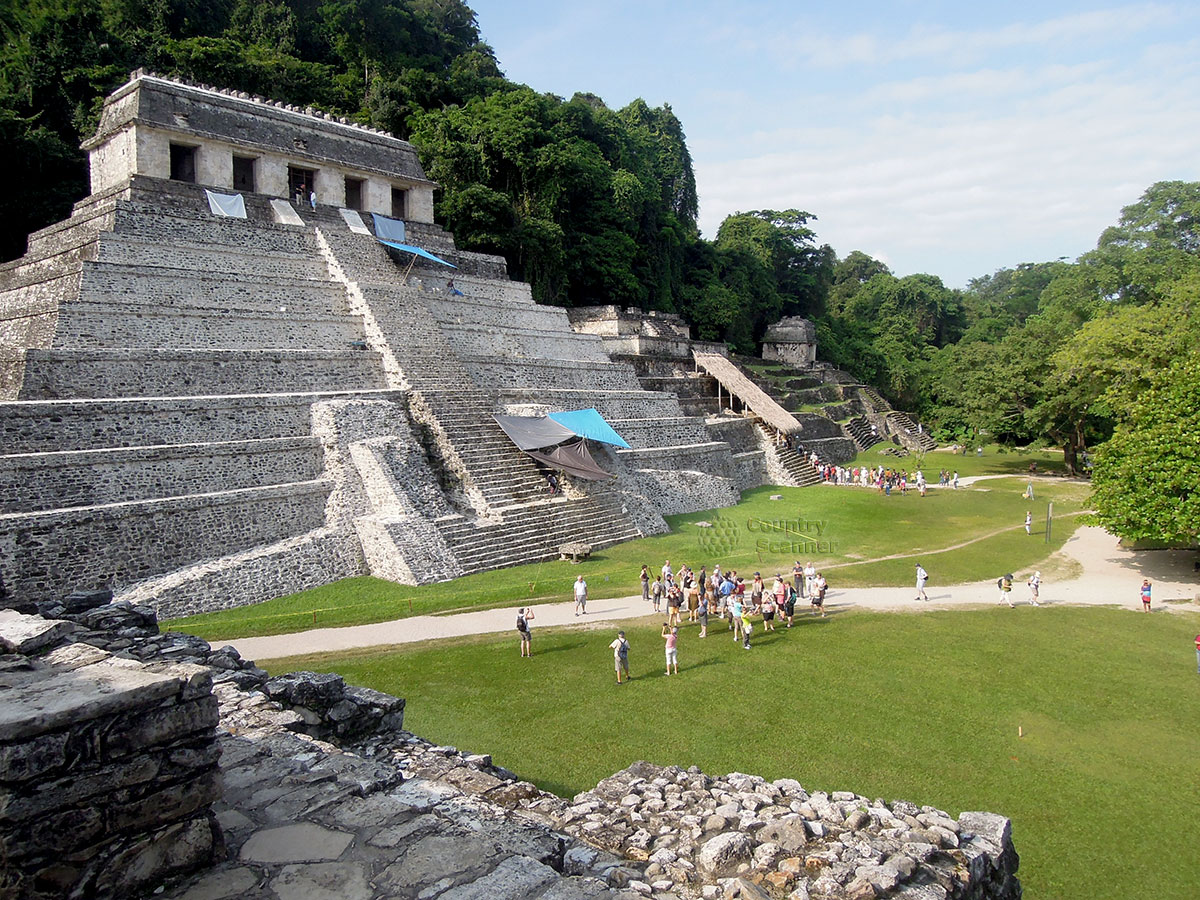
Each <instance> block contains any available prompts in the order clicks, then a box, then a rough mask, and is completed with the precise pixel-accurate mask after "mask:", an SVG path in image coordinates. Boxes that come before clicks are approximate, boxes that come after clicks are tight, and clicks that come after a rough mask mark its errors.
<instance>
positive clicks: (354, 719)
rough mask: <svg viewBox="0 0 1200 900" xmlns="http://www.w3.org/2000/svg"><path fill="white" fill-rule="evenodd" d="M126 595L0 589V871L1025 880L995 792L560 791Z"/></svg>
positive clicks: (794, 885)
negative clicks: (980, 802)
mask: <svg viewBox="0 0 1200 900" xmlns="http://www.w3.org/2000/svg"><path fill="white" fill-rule="evenodd" d="M110 596H111V595H105V594H103V593H92V594H75V595H71V596H70V597H68V598H66V599H65V600H64V601H62V602H60V603H50V604H43V606H42V611H43V613H44V614H45V615H47V616H53V617H56V618H52V619H46V618H42V617H40V616H20V615H18V614H16V613H12V612H4V613H0V651H4V652H6V653H7V654H8V655H0V661H3V666H0V688H2V689H3V690H4V692H5V693H6V694H7V695H8V697H7V698H6V701H7V702H6V704H5V707H4V711H3V713H0V853H3V854H4V855H3V856H0V861H2V863H3V865H2V867H0V879H2V880H0V885H3V887H4V888H5V890H6V892H5V896H6V897H8V896H12V897H14V898H18V900H50V898H51V897H54V898H58V897H63V896H68V895H72V896H73V895H78V896H87V897H96V898H102V900H103V898H109V897H120V898H136V897H142V896H146V897H149V896H156V897H161V898H164V900H224V898H234V897H241V898H246V900H267V898H271V900H289V898H301V897H305V898H308V897H318V896H319V897H325V896H333V894H328V893H326V892H327V891H329V890H333V891H335V892H336V896H338V897H339V898H344V900H386V898H425V900H434V898H436V900H468V898H470V900H485V898H486V900H493V898H508V897H511V898H514V900H515V898H518V897H520V898H524V897H529V898H543V900H599V898H612V900H634V898H642V897H651V898H655V900H700V898H703V900H717V898H746V900H784V898H787V900H874V898H897V900H1019V898H1020V896H1021V886H1020V882H1019V881H1018V880H1017V878H1016V871H1017V866H1018V858H1017V854H1016V851H1015V849H1014V847H1013V843H1012V834H1011V826H1010V823H1009V822H1008V820H1007V819H1004V818H1003V817H1001V816H997V815H994V814H991V813H984V812H964V813H962V814H961V815H959V816H958V817H953V816H951V815H949V814H947V813H946V812H945V811H943V810H939V809H936V808H934V807H930V806H918V805H916V804H913V803H910V802H907V801H903V800H892V801H884V800H882V799H871V798H867V797H863V796H860V795H857V794H854V793H852V792H848V791H834V792H829V791H824V790H814V789H811V788H810V789H806V788H804V787H803V786H802V785H801V783H800V782H798V781H796V780H793V779H788V778H783V779H778V780H775V781H767V780H765V779H763V778H761V777H758V776H755V775H748V774H742V773H737V772H734V773H730V774H728V775H724V776H713V775H709V774H706V773H704V772H702V771H701V770H699V769H698V768H695V767H691V768H687V769H684V768H680V767H678V766H659V765H654V764H651V763H647V762H638V763H635V764H633V765H632V766H630V767H629V768H627V769H625V770H623V771H621V772H618V773H616V774H615V775H613V776H611V777H609V778H606V779H604V780H603V781H601V782H600V783H599V784H597V785H596V786H595V787H594V788H593V789H591V790H588V791H585V792H583V793H581V794H579V795H577V796H575V797H574V798H571V799H565V798H561V797H557V796H554V795H552V794H548V793H545V792H543V791H540V790H538V789H537V788H536V787H535V786H534V785H532V784H529V783H528V782H524V781H521V780H520V779H519V777H518V776H517V775H515V774H514V773H513V772H511V771H508V770H507V769H504V768H502V767H499V766H497V765H495V764H494V763H493V761H492V759H491V757H490V756H487V755H486V754H467V753H463V752H461V751H459V750H457V749H456V748H454V747H446V746H435V745H433V744H431V743H430V742H428V741H424V740H422V739H421V738H419V737H417V736H415V735H413V734H411V733H409V732H406V731H404V730H403V715H404V701H403V700H400V699H398V698H395V697H390V696H388V695H386V694H381V693H379V692H377V691H372V690H368V689H364V688H356V687H351V686H348V685H346V684H345V683H344V682H343V681H342V679H341V678H340V677H339V676H337V675H332V674H325V675H317V674H313V673H292V674H290V675H282V676H278V677H275V678H269V677H268V674H267V673H266V672H264V671H263V670H262V669H259V668H257V667H256V666H254V664H253V663H251V662H249V661H246V660H243V659H241V658H240V657H239V656H238V654H237V652H236V650H234V649H233V648H231V647H225V648H220V649H217V650H214V649H213V648H212V647H210V646H209V645H208V644H207V643H206V642H204V641H202V640H200V639H198V638H195V637H192V636H190V635H187V634H183V633H178V632H168V633H160V632H159V631H158V628H157V624H156V622H155V617H154V613H153V611H152V610H150V609H148V608H146V607H138V606H135V605H132V604H129V603H127V602H117V603H111V602H107V603H106V602H105V601H106V600H108V599H109V597H110ZM72 642H73V643H72ZM163 660H169V661H170V665H164V664H163V662H162V661H163ZM114 684H117V685H120V686H121V687H122V690H119V691H107V692H105V691H103V690H101V689H100V686H101V685H114ZM218 715H219V719H218ZM218 760H219V767H220V775H219V776H218V774H217V771H218ZM64 833H66V834H69V838H68V845H67V846H66V847H65V848H64V846H63V843H62V842H63V838H64ZM189 872H190V873H193V874H188V873H189Z"/></svg>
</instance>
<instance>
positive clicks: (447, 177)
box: [0, 0, 1200, 541]
mask: <svg viewBox="0 0 1200 900" xmlns="http://www.w3.org/2000/svg"><path fill="white" fill-rule="evenodd" d="M0 29H2V34H3V46H2V48H0V161H2V163H3V164H5V165H6V169H7V171H9V172H16V173H19V175H18V177H16V178H13V179H10V182H9V185H8V189H7V190H6V191H5V192H4V193H3V195H0V257H2V258H5V259H7V258H12V257H15V256H18V255H20V253H21V252H22V251H23V248H24V240H25V235H26V234H27V233H28V232H29V231H32V230H34V229H36V228H39V227H42V226H44V225H47V224H50V223H52V222H55V221H57V220H59V219H62V218H64V217H66V215H68V214H69V211H70V205H71V203H72V202H73V201H75V200H77V199H79V198H81V197H83V196H84V195H85V194H86V193H87V182H86V176H87V172H86V161H85V157H84V154H83V152H82V151H81V150H80V149H79V144H80V142H81V141H82V140H84V139H85V138H87V137H88V136H90V135H91V133H92V132H93V130H94V128H95V124H96V121H97V118H98V116H99V111H100V106H101V103H102V101H103V98H104V97H105V95H106V94H108V93H109V92H111V91H112V90H113V89H115V88H116V87H118V86H119V85H120V84H122V83H123V82H124V81H125V80H126V79H127V77H128V74H129V72H130V71H131V70H132V69H134V68H137V67H139V66H144V67H146V68H148V69H151V70H153V71H156V72H159V73H161V74H164V75H170V76H176V77H182V78H185V79H190V80H192V81H197V82H203V83H208V84H215V85H220V86H223V87H229V88H236V89H240V90H245V91H249V92H252V93H256V94H260V95H263V96H268V97H272V98H275V99H280V100H285V101H288V102H291V103H295V104H299V105H312V106H315V107H318V108H321V109H325V110H328V111H330V112H334V113H337V114H340V115H345V116H348V117H350V118H352V119H354V120H356V121H359V122H363V123H366V124H371V125H375V126H377V127H381V128H384V129H386V130H388V131H391V132H393V133H394V134H397V135H399V136H401V137H404V138H407V139H408V140H411V141H412V142H413V143H414V144H415V145H416V147H417V148H418V150H419V152H420V154H421V158H422V161H423V164H424V165H425V167H426V170H427V171H428V173H429V174H430V177H432V178H434V179H435V180H437V181H438V182H439V183H440V184H441V185H442V189H441V191H440V192H439V195H438V197H437V201H436V215H437V217H438V220H439V221H440V222H441V223H442V224H444V225H445V226H446V227H447V228H449V229H450V230H451V231H453V232H454V234H455V237H456V239H457V241H458V243H459V245H460V246H462V247H464V248H466V249H473V250H481V251H486V252H493V253H500V254H503V255H504V256H505V257H506V258H507V260H508V263H509V271H510V273H511V274H512V275H513V277H514V278H518V279H521V280H525V281H529V282H530V283H531V284H532V285H533V289H534V293H535V296H536V298H537V299H538V300H539V301H541V302H543V303H553V304H559V305H565V306H574V305H584V304H593V303H617V304H620V305H624V306H636V307H641V308H643V309H656V310H666V311H675V312H678V313H680V314H681V315H682V316H683V317H684V318H685V319H686V320H687V321H688V322H689V324H690V325H691V327H692V330H693V334H694V336H695V337H697V338H702V339H707V340H719V341H725V342H726V343H728V344H729V345H730V346H731V347H733V348H734V349H737V350H740V351H744V352H753V350H754V349H755V347H756V342H757V341H759V340H761V338H762V335H763V332H764V331H765V329H766V327H767V326H768V325H769V324H770V323H771V322H773V321H776V320H777V319H778V318H780V316H783V315H805V316H808V317H810V318H812V319H814V320H815V321H816V323H817V335H818V343H819V346H820V351H819V352H820V354H821V357H822V359H826V360H829V361H830V362H833V363H835V364H836V365H838V366H841V367H843V368H845V369H848V370H849V371H851V372H853V373H854V374H856V375H857V376H858V377H860V378H861V379H863V380H864V381H866V382H869V383H871V384H874V385H875V386H876V387H878V388H879V389H880V390H881V391H882V392H883V394H884V395H885V396H886V397H887V398H888V399H889V400H891V401H892V402H893V403H895V404H896V405H898V406H900V407H903V408H906V409H911V410H914V411H915V412H916V413H917V414H918V415H920V416H921V417H922V418H923V419H924V420H925V421H926V423H927V424H928V425H929V426H930V427H931V428H932V429H933V431H934V432H935V433H936V434H938V435H939V436H940V437H942V438H943V439H947V440H950V439H955V440H962V441H966V442H973V441H975V440H977V439H978V438H979V436H980V435H983V434H987V435H988V436H989V437H991V438H992V439H995V440H999V441H1001V442H1005V443H1010V444H1026V443H1030V442H1049V443H1052V444H1054V445H1055V446H1059V447H1062V448H1063V452H1064V455H1065V457H1066V462H1067V464H1068V466H1069V467H1075V466H1076V465H1077V464H1078V460H1079V457H1080V454H1081V453H1082V452H1083V451H1085V450H1087V449H1090V448H1097V447H1099V452H1097V453H1096V454H1095V465H1096V486H1097V490H1096V504H1097V508H1098V509H1100V510H1101V518H1102V520H1103V521H1104V522H1105V524H1107V525H1109V526H1110V527H1111V528H1113V529H1114V530H1116V531H1118V532H1119V533H1122V534H1127V535H1129V536H1133V537H1153V538H1158V539H1168V538H1169V539H1172V540H1180V539H1183V540H1192V541H1194V540H1195V539H1196V529H1197V524H1196V523H1200V494H1198V493H1197V490H1196V488H1195V486H1196V485H1198V484H1200V410H1197V406H1196V403H1197V401H1196V398H1197V396H1200V371H1198V369H1197V366H1196V364H1195V362H1194V359H1195V356H1196V353H1197V332H1198V328H1200V326H1198V325H1197V321H1196V316H1195V311H1194V307H1195V304H1196V299H1197V295H1198V294H1200V184H1189V183H1182V182H1164V183H1159V184H1155V185H1153V186H1151V187H1150V188H1149V189H1148V190H1147V191H1146V193H1145V195H1144V196H1143V197H1142V198H1141V200H1139V201H1138V202H1137V203H1135V204H1133V205H1131V206H1129V207H1127V208H1126V209H1125V210H1123V212H1122V214H1121V217H1120V219H1119V221H1118V222H1117V224H1116V225H1114V226H1113V227H1111V228H1109V229H1107V230H1106V231H1105V232H1104V233H1103V234H1102V235H1101V236H1100V239H1099V242H1098V244H1097V247H1096V249H1095V250H1093V251H1091V252H1089V253H1086V254H1084V255H1083V256H1081V257H1080V258H1079V259H1078V260H1076V261H1075V262H1073V263H1068V262H1065V261H1058V262H1050V263H1029V264H1022V265H1017V266H1015V267H1014V268H1011V269H1007V268H1006V269H1001V270H1000V271H998V272H995V273H994V274H991V275H986V276H983V277H980V278H977V279H975V280H973V281H972V282H971V283H970V284H969V285H968V287H967V288H966V289H965V290H958V289H951V288H947V287H946V286H945V285H944V284H942V282H941V280H940V279H939V278H937V277H936V276H934V275H926V274H917V275H908V276H905V277H897V276H895V275H894V274H893V273H891V272H890V271H889V270H888V268H887V267H886V266H885V265H883V264H882V263H881V262H879V261H877V260H875V259H872V258H871V257H869V256H867V255H866V254H864V253H861V252H859V251H854V252H851V253H849V254H848V255H847V256H845V257H844V258H840V259H839V258H838V257H837V255H836V254H835V253H834V251H833V249H832V248H830V247H829V246H828V245H822V244H820V243H819V242H818V239H817V235H816V232H815V231H814V230H813V228H812V227H811V225H812V223H813V222H814V221H815V216H813V215H812V214H810V213H807V212H804V211H800V210H795V209H789V210H756V211H750V212H745V213H735V214H734V215H731V216H729V217H728V218H727V219H726V220H725V221H724V222H723V223H722V225H721V227H720V229H719V230H718V232H717V235H716V237H715V239H713V240H711V241H710V240H705V239H703V238H701V237H700V235H699V233H698V230H697V227H696V214H697V208H698V198H697V194H696V183H695V178H694V176H693V173H692V163H691V157H690V155H689V152H688V148H687V143H686V140H685V137H684V132H683V125H682V123H681V122H680V121H679V119H678V118H677V117H676V116H675V114H674V113H673V112H672V111H671V109H670V107H669V106H666V105H664V106H662V107H658V108H652V107H650V106H648V105H647V104H646V103H644V102H642V101H641V100H636V101H634V102H633V103H631V104H629V105H628V106H626V107H624V108H623V109H619V110H613V109H610V108H608V107H607V106H606V105H605V103H604V101H603V100H602V99H601V98H599V97H596V96H594V95H590V94H576V95H575V96H574V97H572V98H570V99H569V100H568V99H563V98H560V97H556V96H553V95H549V94H539V93H537V92H535V91H533V90H531V89H530V88H528V87H526V86H524V85H520V84H515V83H513V82H510V81H508V80H507V79H506V78H505V77H504V75H503V74H502V72H501V71H500V68H499V65H498V63H497V60H496V58H495V54H494V53H493V51H492V49H491V48H490V47H489V46H488V45H487V43H485V42H484V40H483V39H482V37H481V35H480V33H479V29H478V27H477V24H476V19H475V14H474V13H473V12H472V11H471V9H470V8H469V7H468V6H467V5H466V4H464V3H463V2H461V0H9V2H8V3H6V4H4V5H3V6H0ZM1160 470H1161V473H1160V474H1161V477H1159V476H1155V477H1151V475H1153V474H1154V473H1156V472H1160ZM1151 482H1153V485H1155V487H1153V488H1151V487H1148V486H1147V485H1150V483H1151ZM1130 485H1134V486H1135V488H1134V489H1131V488H1130ZM1189 486H1190V487H1189ZM1153 491H1157V493H1153ZM1147 492H1150V493H1147Z"/></svg>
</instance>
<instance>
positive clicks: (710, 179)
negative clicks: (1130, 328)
mask: <svg viewBox="0 0 1200 900" xmlns="http://www.w3.org/2000/svg"><path fill="white" fill-rule="evenodd" d="M468 3H469V5H470V6H471V8H472V9H473V10H475V12H476V14H477V16H478V22H479V27H480V32H481V34H482V37H483V39H484V40H485V41H487V42H488V43H489V44H491V46H492V47H493V49H494V50H495V52H496V57H497V59H498V61H499V63H500V68H501V69H502V70H503V71H504V73H505V75H507V76H508V78H509V79H511V80H513V81H516V82H521V83H523V84H527V85H529V86H530V87H532V88H534V89H535V90H537V91H541V92H545V93H551V94H557V95H558V96H561V97H564V98H570V97H571V96H572V95H573V94H574V93H576V92H577V91H578V92H585V93H593V94H597V95H599V96H600V97H602V98H603V99H604V101H605V103H606V104H607V105H608V106H609V107H610V108H613V109H619V108H621V107H623V106H625V105H626V104H628V103H629V102H630V101H632V100H634V99H636V98H638V97H640V98H642V99H644V100H645V101H646V102H647V103H649V104H650V105H651V106H659V105H661V104H664V103H665V104H669V105H670V106H671V108H672V109H673V110H674V111H675V114H676V115H677V116H678V117H679V119H680V121H681V122H682V123H683V128H684V132H685V133H686V135H687V141H688V148H689V150H690V151H691V154H692V161H693V165H694V167H695V172H696V185H697V190H698V192H699V195H700V219H699V224H700V228H701V231H702V233H703V234H704V236H705V237H707V238H713V237H715V236H716V232H717V228H718V227H719V226H720V223H721V221H722V220H723V219H724V218H725V217H726V216H727V215H729V214H731V213H734V212H746V211H749V210H755V209H791V208H796V209H802V210H806V211H808V212H810V213H812V214H813V215H815V216H816V221H815V222H814V223H812V227H813V228H814V229H815V230H816V232H817V239H818V241H819V242H820V243H828V244H830V245H831V246H832V247H833V248H834V250H836V251H837V253H838V255H839V256H840V257H844V256H846V255H847V254H848V253H850V252H851V251H852V250H862V251H864V252H866V253H869V254H870V255H872V256H874V257H875V258H877V259H880V260H882V261H884V262H885V263H887V264H888V265H889V266H890V267H891V268H892V271H894V272H895V273H896V274H897V275H901V276H903V275H908V274H911V273H914V272H929V273H932V274H934V275H938V276H940V277H941V278H942V280H943V281H945V283H946V284H947V285H950V286H952V287H963V286H965V285H966V283H967V281H968V280H970V279H971V278H973V277H976V276H980V275H987V274H990V273H991V272H994V271H995V270H996V269H999V268H1001V267H1006V266H1007V267H1011V266H1015V265H1018V264H1020V263H1023V262H1042V261H1046V260H1053V259H1058V258H1060V257H1066V258H1067V259H1069V260H1070V259H1074V258H1075V257H1077V256H1078V255H1079V254H1081V253H1084V252H1086V251H1088V250H1090V249H1092V248H1093V247H1095V244H1096V240H1097V238H1098V237H1099V236H1100V232H1101V231H1103V229H1104V228H1106V227H1107V226H1109V225H1112V224H1114V223H1115V222H1116V221H1117V218H1118V216H1119V215H1120V210H1121V207H1123V206H1125V205H1127V204H1129V203H1132V202H1134V201H1136V200H1137V198H1138V197H1139V196H1140V195H1141V194H1142V192H1143V191H1144V190H1145V189H1146V188H1147V187H1149V186H1150V185H1151V184H1153V183H1154V182H1157V181H1176V180H1178V181H1200V4H1197V3H1194V2H1166V3H1130V4H1120V3H1110V4H1105V3H1097V2H1090V3H1088V2H1078V3H1055V2H1042V3H1026V2H1020V0H1014V2H1007V3H994V2H974V3H972V2H967V3H964V2H962V0H957V2H953V3H943V2H920V3H918V2H892V3H869V2H859V3H828V2H815V0H793V2H784V0H772V2H768V0H741V2H738V3H732V2H723V3H717V2H710V0H693V2H665V0H606V2H603V3H596V2H590V3H576V2H573V0H558V2H555V0H468Z"/></svg>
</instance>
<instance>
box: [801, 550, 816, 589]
mask: <svg viewBox="0 0 1200 900" xmlns="http://www.w3.org/2000/svg"><path fill="white" fill-rule="evenodd" d="M816 580H817V567H816V566H814V565H813V563H812V560H811V559H810V560H809V561H808V562H806V563H805V564H804V584H805V586H806V587H807V588H808V596H810V597H811V596H812V593H813V583H814V582H815V581H816ZM800 596H801V597H803V596H804V591H801V592H800Z"/></svg>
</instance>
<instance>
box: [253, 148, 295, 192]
mask: <svg viewBox="0 0 1200 900" xmlns="http://www.w3.org/2000/svg"><path fill="white" fill-rule="evenodd" d="M255 175H256V177H257V178H258V184H257V185H256V187H257V188H258V191H259V193H262V194H267V195H269V196H271V197H289V195H288V174H287V162H286V161H285V160H283V159H281V158H280V157H278V156H265V155H264V156H260V157H259V158H258V171H257V172H256V173H255ZM289 199H290V197H289Z"/></svg>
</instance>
